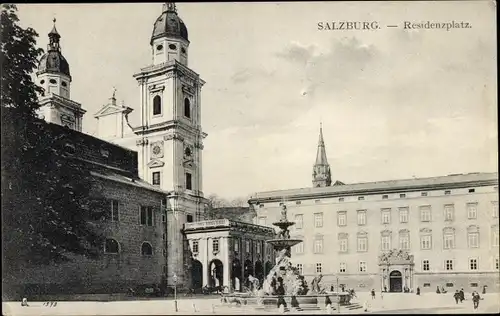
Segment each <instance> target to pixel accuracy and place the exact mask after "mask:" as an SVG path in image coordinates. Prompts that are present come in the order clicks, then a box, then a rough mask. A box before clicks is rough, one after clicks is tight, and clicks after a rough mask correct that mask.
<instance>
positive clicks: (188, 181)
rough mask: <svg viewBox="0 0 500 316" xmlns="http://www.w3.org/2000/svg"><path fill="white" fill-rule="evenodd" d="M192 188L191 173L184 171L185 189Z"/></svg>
mask: <svg viewBox="0 0 500 316" xmlns="http://www.w3.org/2000/svg"><path fill="white" fill-rule="evenodd" d="M192 189H193V184H192V179H191V174H190V173H189V172H186V190H192Z"/></svg>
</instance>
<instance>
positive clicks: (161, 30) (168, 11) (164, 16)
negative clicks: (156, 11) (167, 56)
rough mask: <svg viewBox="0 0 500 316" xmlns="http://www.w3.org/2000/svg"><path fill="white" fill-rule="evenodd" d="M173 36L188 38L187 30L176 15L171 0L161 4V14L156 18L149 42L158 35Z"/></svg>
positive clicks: (158, 36)
mask: <svg viewBox="0 0 500 316" xmlns="http://www.w3.org/2000/svg"><path fill="white" fill-rule="evenodd" d="M164 36H166V37H174V38H181V39H184V40H186V41H189V40H188V30H187V27H186V25H185V24H184V22H183V21H182V19H181V18H180V17H179V16H178V15H177V9H176V7H175V4H174V3H173V2H168V3H166V4H164V5H163V10H162V13H161V15H160V16H159V17H158V18H157V19H156V22H155V24H154V27H153V34H152V35H151V44H152V43H153V41H154V40H155V39H157V38H160V37H164Z"/></svg>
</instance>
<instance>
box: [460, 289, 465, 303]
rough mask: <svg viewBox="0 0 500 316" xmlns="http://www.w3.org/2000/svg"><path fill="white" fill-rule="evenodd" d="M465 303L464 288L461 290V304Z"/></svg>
mask: <svg viewBox="0 0 500 316" xmlns="http://www.w3.org/2000/svg"><path fill="white" fill-rule="evenodd" d="M463 301H465V292H464V288H462V289H461V290H460V303H463Z"/></svg>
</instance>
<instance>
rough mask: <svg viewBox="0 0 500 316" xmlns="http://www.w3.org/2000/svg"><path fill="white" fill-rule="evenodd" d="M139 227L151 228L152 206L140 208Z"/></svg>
mask: <svg viewBox="0 0 500 316" xmlns="http://www.w3.org/2000/svg"><path fill="white" fill-rule="evenodd" d="M141 225H146V226H153V207H152V206H141Z"/></svg>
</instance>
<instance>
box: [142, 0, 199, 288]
mask: <svg viewBox="0 0 500 316" xmlns="http://www.w3.org/2000/svg"><path fill="white" fill-rule="evenodd" d="M150 45H151V61H152V64H151V65H150V66H148V67H145V68H142V69H141V71H140V72H139V73H137V74H135V75H134V77H135V78H136V80H137V81H138V83H139V90H140V120H141V126H139V127H134V129H133V131H134V133H135V134H136V135H137V146H138V148H137V151H138V156H139V159H138V160H139V175H140V177H141V178H142V179H144V180H145V181H147V182H149V183H151V184H153V185H155V186H158V187H159V188H160V189H162V190H164V191H167V192H170V194H169V195H168V197H167V203H166V205H167V207H166V213H167V225H168V227H167V239H168V241H167V245H166V253H167V267H166V270H167V271H166V278H167V283H168V284H171V285H172V284H173V280H174V276H175V277H176V278H177V284H178V285H179V286H182V285H184V286H186V287H190V286H191V284H190V280H189V278H190V274H189V273H187V272H186V271H189V267H188V265H189V252H188V251H187V250H188V249H187V248H186V246H185V244H186V241H185V239H184V236H183V234H182V229H183V224H184V223H186V222H192V221H195V220H199V219H200V217H201V213H202V212H203V210H204V205H205V203H206V200H205V199H204V198H203V187H202V151H203V139H204V138H205V137H206V136H207V134H205V133H204V132H203V131H202V128H201V88H202V86H203V85H204V83H205V82H204V81H203V80H202V79H201V78H200V76H199V75H198V74H197V73H196V72H194V71H193V70H191V69H190V68H188V67H187V65H188V48H189V39H188V31H187V28H186V25H185V24H184V22H183V21H182V20H181V18H180V17H179V15H178V13H177V9H176V6H175V4H174V3H166V4H164V5H163V8H162V12H161V14H160V16H159V17H158V18H157V19H156V22H155V23H154V27H153V33H152V36H151V40H150Z"/></svg>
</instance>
